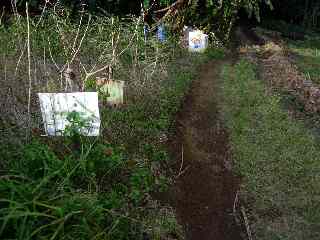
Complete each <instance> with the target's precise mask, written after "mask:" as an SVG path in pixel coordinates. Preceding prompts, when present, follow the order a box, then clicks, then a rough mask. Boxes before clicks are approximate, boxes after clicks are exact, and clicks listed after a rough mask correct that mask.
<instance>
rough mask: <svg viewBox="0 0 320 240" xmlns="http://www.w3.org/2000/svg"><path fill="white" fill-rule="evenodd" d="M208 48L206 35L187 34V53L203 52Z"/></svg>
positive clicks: (197, 32) (198, 32)
mask: <svg viewBox="0 0 320 240" xmlns="http://www.w3.org/2000/svg"><path fill="white" fill-rule="evenodd" d="M207 47H208V35H206V34H204V33H203V32H202V31H199V30H197V31H192V32H189V51H191V52H204V51H205V50H206V49H207Z"/></svg>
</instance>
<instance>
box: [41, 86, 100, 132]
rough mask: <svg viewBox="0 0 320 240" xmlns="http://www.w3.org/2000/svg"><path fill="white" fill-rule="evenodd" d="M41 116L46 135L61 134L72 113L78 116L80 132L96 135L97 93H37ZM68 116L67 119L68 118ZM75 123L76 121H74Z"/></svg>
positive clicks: (98, 122) (97, 118)
mask: <svg viewBox="0 0 320 240" xmlns="http://www.w3.org/2000/svg"><path fill="white" fill-rule="evenodd" d="M38 96H39V100H40V107H41V112H42V118H43V122H44V127H45V131H46V133H47V135H49V136H62V135H64V134H65V130H66V128H67V127H68V126H71V124H72V122H70V121H69V120H70V117H71V116H72V115H73V116H75V115H74V113H76V114H77V116H79V121H80V122H79V123H78V125H79V126H81V128H80V129H78V130H79V131H80V133H81V134H82V135H85V136H98V135H99V131H100V114H99V105H98V93H96V92H74V93H38ZM68 118H69V120H68ZM76 124H77V123H76Z"/></svg>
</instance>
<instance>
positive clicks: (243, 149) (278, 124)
mask: <svg viewBox="0 0 320 240" xmlns="http://www.w3.org/2000/svg"><path fill="white" fill-rule="evenodd" d="M223 79H224V82H223V83H222V85H223V96H224V99H225V104H224V105H223V109H224V110H225V118H226V120H227V126H228V127H229V130H230V133H231V142H232V148H233V153H234V159H235V164H236V166H237V171H238V173H239V174H241V175H242V176H243V183H242V190H241V192H240V196H241V198H242V199H243V200H244V202H246V203H247V204H248V209H249V220H250V223H251V226H252V227H253V230H254V233H255V235H256V238H257V239H268V240H270V239H302V238H308V239H317V238H319V236H320V232H319V229H320V228H319V219H320V215H319V212H320V211H319V210H320V209H319V207H320V206H319V204H318V202H319V201H318V199H319V196H320V192H319V183H320V181H319V174H318V172H319V168H320V164H319V159H320V154H319V153H320V152H319V139H318V138H316V137H315V136H314V135H313V133H312V132H311V131H309V130H308V129H306V128H305V127H304V124H303V123H302V122H299V121H297V120H293V119H290V117H289V116H288V114H287V112H286V111H284V110H283V108H282V106H281V97H280V96H277V95H275V94H274V95H271V94H270V93H267V92H266V89H265V88H266V86H265V85H264V84H263V82H262V81H261V80H259V79H257V76H256V69H255V66H254V65H252V64H251V63H248V62H246V61H243V60H242V61H240V63H238V64H237V65H236V66H234V67H231V66H226V67H225V68H224V72H223Z"/></svg>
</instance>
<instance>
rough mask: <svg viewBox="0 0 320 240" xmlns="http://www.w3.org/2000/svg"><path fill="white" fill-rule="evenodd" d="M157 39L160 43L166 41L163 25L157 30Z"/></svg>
mask: <svg viewBox="0 0 320 240" xmlns="http://www.w3.org/2000/svg"><path fill="white" fill-rule="evenodd" d="M157 37H158V39H159V41H160V42H165V41H166V31H165V28H164V25H163V24H160V25H159V26H158V29H157Z"/></svg>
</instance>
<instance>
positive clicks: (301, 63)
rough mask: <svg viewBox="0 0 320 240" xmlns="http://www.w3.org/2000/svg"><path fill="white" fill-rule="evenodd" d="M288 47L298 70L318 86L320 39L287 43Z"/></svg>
mask: <svg viewBox="0 0 320 240" xmlns="http://www.w3.org/2000/svg"><path fill="white" fill-rule="evenodd" d="M288 47H289V49H290V50H291V51H292V52H293V53H294V54H295V55H296V59H295V60H296V63H297V65H298V68H299V70H300V71H301V72H303V73H304V74H305V75H306V76H307V77H308V78H310V80H312V81H313V82H314V83H317V84H320V52H319V49H320V38H319V37H310V38H309V39H307V40H304V41H289V43H288Z"/></svg>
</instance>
